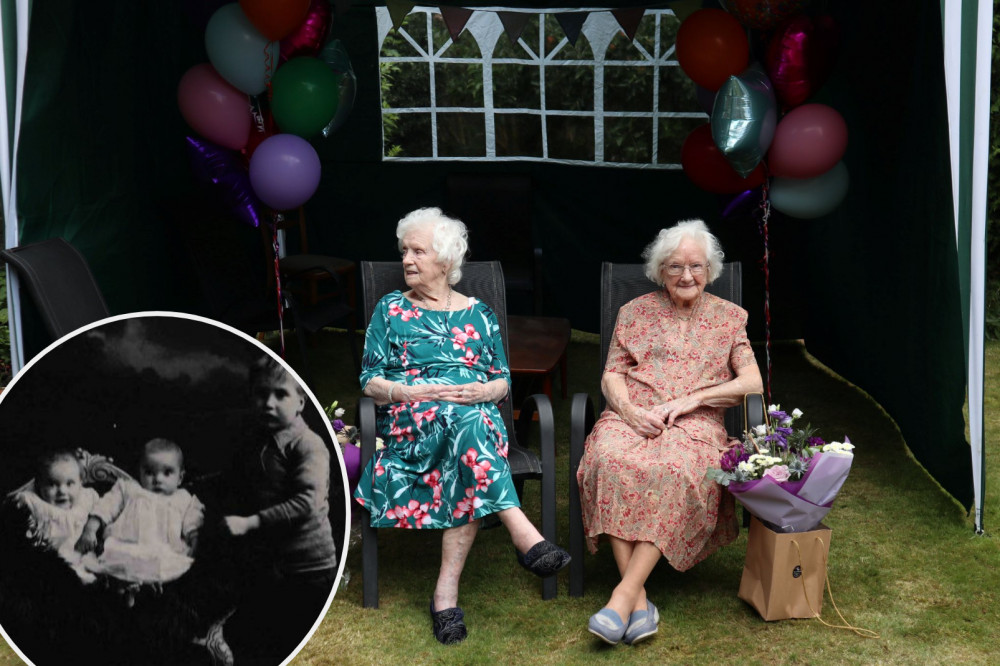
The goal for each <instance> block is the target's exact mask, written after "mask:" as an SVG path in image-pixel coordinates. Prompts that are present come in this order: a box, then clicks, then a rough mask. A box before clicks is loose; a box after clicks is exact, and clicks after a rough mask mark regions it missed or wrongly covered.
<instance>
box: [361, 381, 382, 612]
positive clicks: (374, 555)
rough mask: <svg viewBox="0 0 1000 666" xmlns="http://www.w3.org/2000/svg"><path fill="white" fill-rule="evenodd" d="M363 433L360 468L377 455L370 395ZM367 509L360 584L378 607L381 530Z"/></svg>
mask: <svg viewBox="0 0 1000 666" xmlns="http://www.w3.org/2000/svg"><path fill="white" fill-rule="evenodd" d="M356 423H357V424H358V432H359V433H360V437H361V469H364V468H365V467H367V466H368V461H369V460H371V459H372V456H374V455H375V437H376V435H378V433H377V432H376V431H375V401H374V400H373V399H371V398H369V397H368V396H363V397H362V398H361V399H360V400H358V411H357V420H356ZM367 514H368V512H367V510H365V511H363V512H362V514H361V562H362V567H361V586H362V593H361V597H362V604H363V605H364V607H365V608H378V533H377V530H376V529H375V528H374V527H372V526H371V521H370V520H369V517H368V515H367Z"/></svg>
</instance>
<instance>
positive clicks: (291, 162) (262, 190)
mask: <svg viewBox="0 0 1000 666" xmlns="http://www.w3.org/2000/svg"><path fill="white" fill-rule="evenodd" d="M319 176H320V163H319V155H317V154H316V149H315V148H313V147H312V145H311V144H310V143H309V142H308V141H306V140H305V139H303V138H300V137H297V136H295V135H294V134H275V135H274V136H272V137H269V138H267V139H264V141H262V142H261V144H260V145H259V146H257V150H255V151H254V153H253V157H251V158H250V184H251V185H252V186H253V190H254V192H255V193H256V194H257V197H258V198H259V199H260V200H261V201H263V202H264V203H266V204H267V205H268V206H270V207H271V208H273V209H275V210H291V209H293V208H298V207H299V206H301V205H302V204H304V203H305V202H306V201H308V200H309V197H311V196H312V195H313V194H314V193H315V192H316V188H317V187H319Z"/></svg>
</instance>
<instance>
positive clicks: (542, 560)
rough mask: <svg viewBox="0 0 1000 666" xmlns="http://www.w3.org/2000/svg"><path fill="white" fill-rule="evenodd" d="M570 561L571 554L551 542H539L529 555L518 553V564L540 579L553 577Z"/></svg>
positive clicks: (530, 550)
mask: <svg viewBox="0 0 1000 666" xmlns="http://www.w3.org/2000/svg"><path fill="white" fill-rule="evenodd" d="M516 550H517V549H515V552H516ZM569 561H570V555H569V553H567V552H566V551H565V550H563V549H562V548H560V547H559V546H557V545H555V544H554V543H552V542H551V541H539V542H538V543H536V544H535V545H534V546H532V547H531V548H530V549H529V550H528V552H527V553H525V554H523V555H522V554H521V553H517V563H518V564H520V565H521V566H522V567H524V568H525V569H527V570H528V571H530V572H531V573H533V574H535V575H536V576H538V577H539V578H545V577H547V576H551V575H552V574H554V573H556V572H557V571H559V570H560V569H562V568H563V567H565V566H566V565H567V564H569Z"/></svg>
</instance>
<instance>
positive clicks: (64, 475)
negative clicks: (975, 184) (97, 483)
mask: <svg viewBox="0 0 1000 666" xmlns="http://www.w3.org/2000/svg"><path fill="white" fill-rule="evenodd" d="M80 472H81V470H80V461H79V459H78V458H77V457H76V455H75V454H74V453H73V452H72V451H56V452H54V453H50V454H48V455H46V456H44V457H43V458H42V459H41V460H40V461H39V463H38V469H37V471H36V472H35V479H34V481H33V482H32V484H31V486H30V487H28V488H25V489H24V490H21V491H18V492H17V494H16V495H15V496H14V500H15V501H16V502H17V503H18V504H19V505H20V506H22V507H24V508H25V509H27V511H28V513H29V514H30V516H31V534H32V536H33V537H34V538H36V539H37V540H38V541H39V542H40V543H42V544H44V545H45V547H47V548H51V549H52V550H54V551H56V552H57V553H58V554H59V556H60V557H62V559H64V560H66V562H67V563H69V565H70V566H71V567H72V568H73V570H74V571H76V573H77V575H79V576H80V579H81V580H83V582H85V583H90V582H93V581H94V578H95V577H94V575H93V574H92V573H89V572H88V571H86V570H85V569H84V568H83V566H82V564H81V559H82V558H81V555H80V553H78V552H77V551H76V550H74V548H73V547H74V545H75V544H76V542H77V539H79V538H80V535H81V534H82V532H83V528H84V525H85V524H86V522H87V517H88V516H89V515H90V512H91V511H92V510H93V508H94V505H95V504H96V503H97V501H98V497H99V496H98V494H97V492H96V491H95V490H94V489H93V488H87V487H85V486H84V485H83V481H82V479H81V473H80Z"/></svg>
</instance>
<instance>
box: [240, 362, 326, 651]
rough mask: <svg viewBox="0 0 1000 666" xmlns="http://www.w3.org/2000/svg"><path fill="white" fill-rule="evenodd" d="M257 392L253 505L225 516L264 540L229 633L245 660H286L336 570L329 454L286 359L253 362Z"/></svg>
mask: <svg viewBox="0 0 1000 666" xmlns="http://www.w3.org/2000/svg"><path fill="white" fill-rule="evenodd" d="M250 390H251V394H252V396H251V397H252V399H253V401H254V405H255V408H256V411H257V413H258V416H259V417H260V424H259V426H260V428H259V430H258V431H257V435H258V438H257V439H255V440H254V441H252V442H250V445H249V446H248V447H246V448H245V449H244V451H242V452H241V455H240V456H239V458H238V462H237V468H238V471H239V477H241V482H240V485H241V488H240V489H239V491H238V494H239V495H241V496H242V499H243V503H242V506H243V507H244V509H243V511H241V512H239V513H238V515H228V516H226V517H225V519H224V520H225V525H226V528H227V529H228V531H229V532H230V533H231V534H232V535H233V536H234V537H238V538H242V539H247V540H253V541H254V542H255V543H253V544H252V546H253V547H252V548H251V549H250V550H251V551H252V552H253V555H252V557H251V561H252V565H251V566H250V571H251V572H252V573H250V576H252V579H253V580H252V581H250V582H249V583H248V585H247V587H248V589H247V591H246V595H245V597H244V599H243V601H242V602H241V603H240V605H239V607H238V608H237V610H236V614H235V615H234V616H233V618H231V620H230V622H229V623H227V625H226V626H227V631H226V633H227V635H228V634H229V633H230V625H232V627H231V631H232V633H233V634H234V635H233V637H232V638H233V640H232V643H233V649H234V651H236V652H237V663H253V664H261V665H262V666H263V665H268V666H272V665H273V666H277V664H280V663H281V662H282V661H283V660H284V659H285V658H287V657H288V655H289V654H291V652H292V651H293V650H294V649H295V648H296V647H297V646H298V644H299V643H300V642H301V641H302V639H303V638H304V637H305V636H306V634H307V633H308V631H309V629H310V628H311V627H312V625H313V623H314V622H315V621H316V618H317V617H318V616H319V614H320V613H321V612H322V610H323V608H324V606H325V605H326V601H327V599H328V598H329V596H330V592H331V590H332V588H333V584H334V581H335V579H336V575H337V553H336V547H335V546H334V542H333V536H332V531H331V528H330V520H329V512H330V503H329V491H330V452H329V451H328V450H327V448H326V445H325V443H324V442H323V439H322V438H321V437H320V436H319V435H317V434H316V433H315V432H313V431H312V430H310V429H309V426H308V425H306V423H305V421H304V420H303V419H302V410H303V408H304V407H305V401H306V395H305V390H304V389H303V388H302V386H301V385H300V384H299V383H298V382H297V381H295V379H294V378H293V377H292V376H291V375H289V374H288V373H287V372H286V371H285V369H284V368H283V367H282V366H281V364H280V363H279V362H278V361H276V360H274V359H272V358H270V357H266V358H264V359H262V360H261V361H260V362H258V363H256V364H255V365H254V366H253V367H252V368H251V370H250ZM241 648H242V649H241ZM244 649H245V650H246V652H245V653H244V654H240V652H243V650H244Z"/></svg>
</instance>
